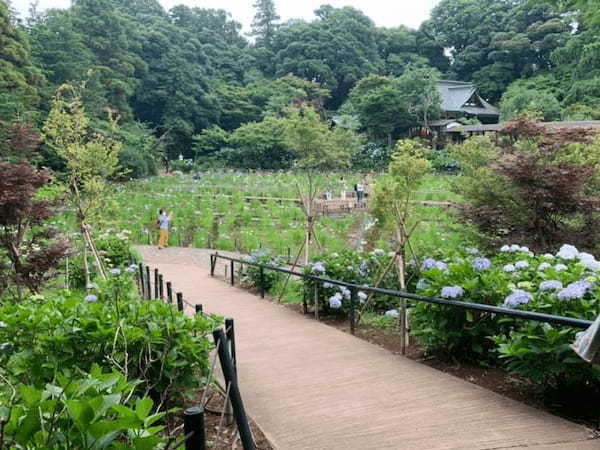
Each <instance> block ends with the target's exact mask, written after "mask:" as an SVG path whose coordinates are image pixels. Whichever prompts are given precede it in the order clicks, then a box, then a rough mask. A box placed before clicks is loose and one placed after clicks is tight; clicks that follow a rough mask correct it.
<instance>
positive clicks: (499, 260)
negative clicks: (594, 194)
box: [410, 245, 600, 392]
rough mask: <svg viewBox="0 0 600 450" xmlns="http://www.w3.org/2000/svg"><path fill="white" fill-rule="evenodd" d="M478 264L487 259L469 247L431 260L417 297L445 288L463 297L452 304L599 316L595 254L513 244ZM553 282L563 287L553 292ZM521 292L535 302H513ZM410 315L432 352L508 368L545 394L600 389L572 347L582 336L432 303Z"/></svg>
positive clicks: (595, 373) (597, 377) (596, 375)
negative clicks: (442, 260) (576, 286)
mask: <svg viewBox="0 0 600 450" xmlns="http://www.w3.org/2000/svg"><path fill="white" fill-rule="evenodd" d="M476 258H481V255H478V254H477V253H476V251H474V250H472V249H467V250H466V251H464V252H461V253H459V254H455V255H454V256H452V257H450V258H447V259H446V264H444V265H441V266H438V267H435V266H436V265H437V264H435V263H434V262H432V261H433V260H426V261H425V262H424V263H423V270H422V271H421V277H422V280H421V281H420V282H419V283H418V288H417V292H418V293H420V294H423V295H428V296H432V297H440V296H444V287H447V286H460V287H461V288H462V291H461V293H460V294H459V295H456V296H455V297H449V298H451V299H452V298H453V299H456V300H460V301H466V302H477V303H484V304H488V305H494V306H504V307H509V308H517V309H520V310H525V311H536V312H540V313H546V314H554V315H561V316H566V317H575V318H580V319H587V320H593V319H595V318H596V316H597V314H598V308H599V297H598V291H597V284H596V283H597V281H598V268H599V267H600V265H599V264H598V263H597V262H596V261H595V259H594V257H593V256H592V255H590V254H586V253H583V252H578V251H577V249H575V248H574V247H571V246H563V247H562V248H561V250H560V251H559V252H558V253H557V254H556V255H552V254H544V255H534V254H533V253H532V252H530V251H529V249H528V248H526V247H521V246H519V245H511V246H508V245H507V246H504V247H502V249H501V252H500V253H498V254H495V255H494V256H493V257H491V258H490V266H489V268H487V269H482V268H481V267H482V266H481V265H479V266H478V262H477V260H476ZM430 267H431V268H430ZM478 267H479V270H477V268H478ZM582 280H583V283H588V284H587V286H588V288H587V289H584V290H583V291H582V292H578V293H575V294H567V292H573V290H572V288H567V287H568V286H569V285H570V284H571V283H581V282H582ZM548 281H552V283H555V284H557V286H555V287H554V288H548V287H545V285H544V284H543V283H544V282H548ZM561 286H562V287H561ZM515 290H521V291H525V292H527V293H528V295H529V296H530V297H529V299H527V298H525V297H522V298H525V300H523V303H520V304H518V305H515V304H513V303H511V301H510V300H509V299H508V296H509V295H511V294H512V293H513V292H515ZM410 317H411V329H412V333H413V334H414V335H415V336H416V337H417V339H418V340H419V342H420V343H421V344H422V345H424V346H425V348H426V349H427V350H428V351H429V352H432V353H436V354H438V355H442V356H445V357H447V358H456V359H467V360H471V361H474V362H478V363H482V362H483V363H486V364H499V363H504V364H506V367H507V368H508V370H510V371H512V372H514V373H516V374H518V375H520V376H522V377H525V378H529V379H531V380H532V381H533V382H534V383H537V384H538V385H539V386H540V387H542V388H544V389H565V388H568V389H575V390H586V389H588V390H589V391H590V392H591V391H597V390H598V389H600V371H599V370H598V367H596V366H593V365H590V364H588V363H586V362H585V361H583V360H582V359H581V358H579V357H578V356H577V355H576V354H575V353H574V352H573V350H572V349H571V348H570V347H569V346H570V344H572V343H573V342H574V340H575V334H576V332H578V331H581V330H576V329H573V328H569V327H563V326H557V325H551V324H546V323H541V322H533V321H521V320H516V319H511V318H506V317H505V318H502V317H501V316H497V315H496V316H494V315H490V314H487V313H476V312H466V311H465V310H462V309H458V308H452V307H445V306H438V305H433V304H426V303H418V304H416V305H415V306H414V308H413V309H412V311H411V315H410Z"/></svg>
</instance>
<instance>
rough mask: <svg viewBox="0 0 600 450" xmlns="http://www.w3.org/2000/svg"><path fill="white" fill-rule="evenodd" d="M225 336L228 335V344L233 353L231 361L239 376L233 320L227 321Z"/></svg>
mask: <svg viewBox="0 0 600 450" xmlns="http://www.w3.org/2000/svg"><path fill="white" fill-rule="evenodd" d="M225 334H226V335H227V342H229V351H230V352H231V360H232V361H233V368H234V369H235V373H236V374H237V357H236V355H235V327H234V326H233V319H231V318H228V319H225Z"/></svg>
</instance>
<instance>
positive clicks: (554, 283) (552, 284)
mask: <svg viewBox="0 0 600 450" xmlns="http://www.w3.org/2000/svg"><path fill="white" fill-rule="evenodd" d="M562 287H563V285H562V283H561V282H560V281H558V280H548V281H542V282H541V283H540V291H558V290H559V289H562Z"/></svg>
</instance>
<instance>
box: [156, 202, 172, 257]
mask: <svg viewBox="0 0 600 450" xmlns="http://www.w3.org/2000/svg"><path fill="white" fill-rule="evenodd" d="M156 223H157V225H158V230H159V232H160V237H159V238H158V249H159V250H160V249H161V248H164V247H167V246H168V245H169V227H170V223H171V216H169V215H168V214H167V212H166V211H165V210H164V209H161V210H160V211H159V216H158V220H157V221H156Z"/></svg>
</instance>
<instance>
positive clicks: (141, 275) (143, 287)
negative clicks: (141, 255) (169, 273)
mask: <svg viewBox="0 0 600 450" xmlns="http://www.w3.org/2000/svg"><path fill="white" fill-rule="evenodd" d="M138 268H139V275H138V278H139V285H140V292H141V294H142V298H144V297H145V294H144V291H145V290H146V285H145V284H144V266H143V264H142V263H138Z"/></svg>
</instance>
